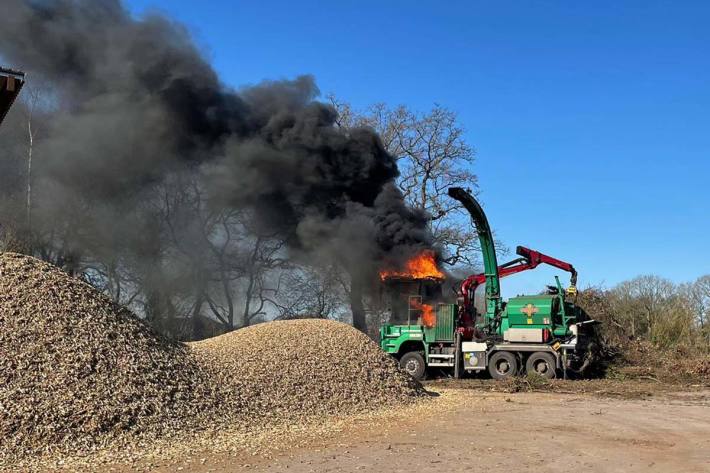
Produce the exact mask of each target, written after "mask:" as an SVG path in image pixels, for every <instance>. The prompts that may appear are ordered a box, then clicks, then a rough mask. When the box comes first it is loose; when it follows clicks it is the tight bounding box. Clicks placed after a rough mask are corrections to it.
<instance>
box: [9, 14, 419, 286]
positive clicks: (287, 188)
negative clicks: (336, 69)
mask: <svg viewBox="0 0 710 473" xmlns="http://www.w3.org/2000/svg"><path fill="white" fill-rule="evenodd" d="M2 3H3V4H2V9H1V10H2V12H1V13H0V57H2V58H3V59H5V60H7V61H8V62H9V64H10V65H12V66H14V67H17V68H24V69H26V70H27V71H28V72H29V73H30V75H29V81H30V84H31V81H32V77H33V74H34V75H36V76H41V77H43V78H44V79H46V80H47V81H48V82H49V83H51V84H52V86H53V93H52V94H53V95H52V100H53V102H54V105H56V110H57V112H56V113H55V114H53V116H52V119H51V124H50V127H49V131H48V132H47V136H46V138H45V139H44V140H42V143H41V145H39V146H41V149H39V150H38V151H37V155H38V156H41V159H42V162H41V165H38V166H39V168H38V171H37V172H38V173H39V175H38V176H37V180H38V181H40V182H41V185H37V186H36V187H37V188H38V191H37V192H40V193H41V194H42V195H41V198H40V199H39V201H40V202H41V203H40V204H37V205H38V206H39V207H40V208H38V209H37V210H36V213H37V214H38V216H37V218H36V219H35V220H39V221H40V223H39V225H42V224H45V225H46V224H47V223H46V222H49V221H51V222H53V225H67V226H69V225H71V226H72V227H73V228H75V230H73V231H72V232H69V233H68V234H69V235H70V237H69V240H70V241H68V243H67V244H68V245H69V246H70V247H71V245H75V246H77V247H80V246H82V245H83V244H84V243H85V242H89V241H90V242H92V245H93V247H94V248H95V251H99V252H105V253H106V254H108V255H109V256H110V255H111V253H112V252H118V251H123V250H125V249H126V248H129V249H131V250H134V251H135V253H137V254H141V255H145V256H146V258H147V260H150V258H149V256H150V255H151V252H152V251H153V250H155V251H158V250H156V249H155V248H154V246H155V243H154V240H155V239H157V238H159V236H160V233H161V232H162V231H163V230H162V229H161V228H160V225H159V223H157V222H155V221H153V220H152V219H153V218H154V213H152V212H151V208H152V207H153V203H152V202H151V199H155V197H154V193H153V191H154V189H155V188H156V186H161V185H164V184H165V183H166V182H167V181H168V180H170V181H171V182H173V183H174V182H176V181H177V182H179V181H180V179H182V178H176V177H175V176H183V177H184V176H185V175H189V176H191V177H192V178H197V179H198V180H199V182H200V185H201V186H203V187H204V189H205V190H206V193H207V194H208V199H209V206H210V208H212V209H225V208H231V209H240V210H244V211H247V212H248V213H249V215H250V216H251V219H252V220H253V224H254V228H255V229H256V230H257V231H259V232H266V233H269V234H275V235H276V234H277V235H281V236H282V237H283V238H285V239H286V241H287V244H288V248H289V252H290V254H291V257H293V258H301V259H309V258H318V259H322V258H330V259H334V260H336V261H338V262H339V263H340V264H342V265H343V266H344V267H346V268H347V270H348V271H349V272H350V274H351V275H353V276H354V277H356V278H362V279H363V280H364V279H367V278H370V277H372V275H373V271H376V270H377V268H378V267H379V266H381V265H382V264H383V262H384V261H388V260H390V261H391V260H395V261H396V260H398V259H400V258H403V257H406V256H408V255H410V254H411V252H412V251H414V250H416V249H419V248H421V247H424V246H429V245H430V235H429V232H428V231H427V225H426V221H427V218H426V215H424V214H423V213H421V212H419V211H415V210H413V209H411V208H408V207H407V206H406V205H405V203H404V200H403V197H402V195H401V193H400V192H399V191H398V190H397V188H396V186H395V185H394V181H395V178H396V177H397V175H398V172H397V165H396V160H395V158H394V157H393V156H391V155H390V154H388V153H387V152H386V151H385V149H384V148H383V146H382V143H381V141H380V139H379V138H378V136H377V135H376V134H375V133H374V132H373V131H372V130H369V129H355V130H347V131H345V130H341V129H339V128H338V127H337V126H336V125H335V120H336V113H335V111H334V109H333V108H331V107H330V106H328V105H325V104H323V103H320V102H318V101H317V100H316V98H317V96H318V94H319V92H318V89H317V87H316V85H315V83H314V80H313V78H312V77H310V76H302V77H299V78H297V79H295V80H292V81H273V82H263V83H261V84H259V85H256V86H252V87H248V88H245V89H242V90H239V91H234V90H230V89H229V88H227V87H226V86H225V85H224V84H222V83H221V82H220V79H219V77H218V76H217V74H216V72H215V71H214V70H213V68H212V67H211V66H210V64H209V63H208V62H207V61H206V60H205V59H204V57H203V56H202V54H201V53H200V51H199V50H198V49H197V48H196V47H195V45H194V43H193V42H192V40H191V38H190V36H189V34H188V33H187V31H186V30H185V28H184V27H183V26H181V25H180V24H177V23H175V22H174V21H171V20H170V19H168V18H165V17H163V16H160V15H157V14H152V15H149V16H147V17H144V18H141V19H136V18H133V17H132V16H131V15H130V13H129V12H128V11H127V10H126V9H125V8H124V6H123V5H122V4H121V3H120V1H119V0H34V1H33V0H4V1H3V2H2ZM2 179H3V178H2V177H0V180H2ZM82 242H84V243H82ZM79 249H80V248H77V251H79Z"/></svg>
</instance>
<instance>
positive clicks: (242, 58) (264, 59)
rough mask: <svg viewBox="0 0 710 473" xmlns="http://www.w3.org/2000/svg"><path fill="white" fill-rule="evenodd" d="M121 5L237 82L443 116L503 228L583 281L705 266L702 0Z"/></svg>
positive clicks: (509, 283)
mask: <svg viewBox="0 0 710 473" xmlns="http://www.w3.org/2000/svg"><path fill="white" fill-rule="evenodd" d="M442 4H445V6H442ZM127 5H128V6H129V8H130V9H131V10H132V11H134V12H135V13H136V14H137V15H141V14H143V13H144V12H146V11H150V10H158V11H161V12H163V13H166V14H168V15H169V16H172V17H174V18H176V19H177V20H178V21H180V22H182V23H184V24H186V25H187V27H188V28H189V30H190V31H191V32H192V34H193V35H194V37H195V39H196V41H197V43H198V44H199V45H200V47H201V48H202V49H203V50H204V51H205V53H206V54H207V56H208V57H209V58H210V60H211V61H212V63H213V64H214V66H215V67H216V69H217V70H218V71H219V73H220V74H221V76H222V78H223V80H224V81H225V83H227V84H229V85H232V86H241V85H246V84H251V83H255V82H259V81H261V80H263V79H281V78H293V77H295V76H297V75H299V74H304V73H308V74H313V75H314V76H315V77H316V79H317V82H318V85H319V87H320V89H321V91H322V92H323V93H324V94H327V93H331V92H332V93H335V94H336V95H337V96H339V97H341V98H343V99H345V100H347V101H350V102H352V103H353V104H354V105H355V106H356V107H365V106H367V105H368V104H371V103H374V102H387V103H390V104H393V105H396V104H400V103H401V104H406V105H409V106H411V107H412V108H415V109H419V110H427V109H429V108H431V106H432V105H433V104H434V103H438V104H441V105H443V106H446V107H448V108H450V109H453V110H454V111H456V112H457V113H458V114H459V117H460V121H461V123H462V124H463V126H464V127H465V128H466V130H467V139H468V141H469V142H470V143H471V144H472V145H473V146H474V148H475V149H476V152H477V162H476V163H475V168H474V171H475V172H476V173H477V174H478V176H479V179H480V185H481V190H482V200H483V203H484V205H485V208H486V212H487V213H488V217H489V220H490V221H491V223H492V225H493V227H494V228H495V230H496V231H497V233H498V236H499V238H500V239H502V240H503V241H504V242H505V243H506V244H507V245H508V246H510V247H511V248H514V247H515V245H518V244H522V245H525V246H528V247H531V248H534V249H538V250H540V251H543V252H546V253H548V254H551V255H553V256H556V257H559V258H561V259H565V260H567V261H570V262H572V263H573V264H574V265H575V266H576V267H577V268H578V270H579V272H580V286H582V287H584V286H586V285H590V284H604V285H612V284H615V283H617V282H619V281H621V280H624V279H628V278H631V277H633V276H635V275H638V274H643V273H655V274H659V275H662V276H665V277H668V278H670V279H672V280H674V281H677V282H681V281H685V280H692V279H694V278H696V277H698V276H700V275H701V274H706V273H709V272H710V256H708V242H710V28H708V24H710V2H692V1H685V2H670V1H669V2H654V1H638V2H629V1H627V2H605V1H598V2H566V1H558V2H550V1H539V2H523V1H509V2H493V1H489V2H482V1H449V2H434V1H430V2H425V1H417V2H411V1H390V2H387V1H363V0H360V1H338V2H317V1H301V2H289V1H271V0H261V1H258V2H252V1H249V2H247V1H226V0H210V1H202V2H195V1H187V0H185V1H183V0H129V1H128V2H127ZM558 273H559V272H558V271H554V270H537V271H535V272H529V273H527V274H522V275H518V276H514V277H512V278H510V279H507V280H505V281H504V283H503V287H504V293H505V294H506V295H514V294H516V293H523V292H533V291H537V290H539V289H540V288H541V287H542V285H544V284H546V283H547V282H549V281H550V280H551V278H552V275H554V274H558ZM565 279H566V276H565Z"/></svg>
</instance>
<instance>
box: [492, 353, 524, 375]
mask: <svg viewBox="0 0 710 473" xmlns="http://www.w3.org/2000/svg"><path fill="white" fill-rule="evenodd" d="M488 372H489V373H490V375H491V378H493V379H508V378H512V377H513V376H515V375H516V374H518V357H516V356H515V355H514V354H513V353H510V352H507V351H497V352H495V353H494V354H493V355H492V356H491V357H490V358H489V359H488Z"/></svg>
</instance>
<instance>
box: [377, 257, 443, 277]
mask: <svg viewBox="0 0 710 473" xmlns="http://www.w3.org/2000/svg"><path fill="white" fill-rule="evenodd" d="M387 278H409V279H426V278H436V279H443V278H444V273H442V272H441V271H440V270H439V268H437V266H436V258H435V257H434V252H433V251H431V250H424V251H422V252H421V253H419V254H418V255H416V256H415V257H413V258H411V259H410V260H409V261H407V264H406V265H405V267H404V269H403V270H402V271H396V270H383V271H380V279H382V280H383V281H384V280H385V279H387Z"/></svg>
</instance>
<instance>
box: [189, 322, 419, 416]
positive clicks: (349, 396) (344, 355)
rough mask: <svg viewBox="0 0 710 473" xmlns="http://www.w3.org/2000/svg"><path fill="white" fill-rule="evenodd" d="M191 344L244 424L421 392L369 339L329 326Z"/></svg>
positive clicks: (250, 330) (246, 331) (358, 407)
mask: <svg viewBox="0 0 710 473" xmlns="http://www.w3.org/2000/svg"><path fill="white" fill-rule="evenodd" d="M190 346H191V348H192V350H193V353H194V355H195V357H196V358H197V359H198V360H199V361H200V362H201V363H202V364H203V365H204V366H205V367H206V368H207V369H209V371H210V374H211V376H212V378H213V380H214V385H215V386H218V387H219V388H220V389H221V390H222V392H223V395H222V396H221V398H222V399H225V401H227V402H230V403H232V404H233V405H234V406H235V408H239V409H240V410H241V414H242V416H244V417H245V418H249V417H252V418H255V419H260V420H261V421H264V420H268V419H269V418H276V419H278V420H283V419H294V418H295V419H298V418H301V417H303V416H306V415H328V414H346V413H355V412H358V411H362V410H364V409H371V408H373V407H382V406H386V405H394V404H399V403H403V402H407V401H409V400H411V399H412V398H413V397H416V396H420V395H421V394H423V388H422V386H421V384H419V383H418V382H417V381H415V380H414V379H413V378H412V377H411V376H409V375H408V374H406V373H404V372H403V371H402V370H400V369H399V367H398V366H397V363H396V361H395V360H394V359H393V358H392V357H390V356H389V355H387V354H385V353H384V352H383V351H382V350H380V348H379V347H378V346H377V344H375V343H374V342H373V341H372V340H371V339H370V338H369V337H367V336H366V335H365V334H363V333H362V332H360V331H358V330H356V329H354V328H353V327H351V326H350V325H347V324H344V323H341V322H335V321H332V320H323V319H299V320H287V321H276V322H269V323H264V324H259V325H254V326H252V327H247V328H243V329H241V330H237V331H234V332H231V333H227V334H225V335H221V336H219V337H215V338H211V339H208V340H204V341H201V342H196V343H191V344H190Z"/></svg>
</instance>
